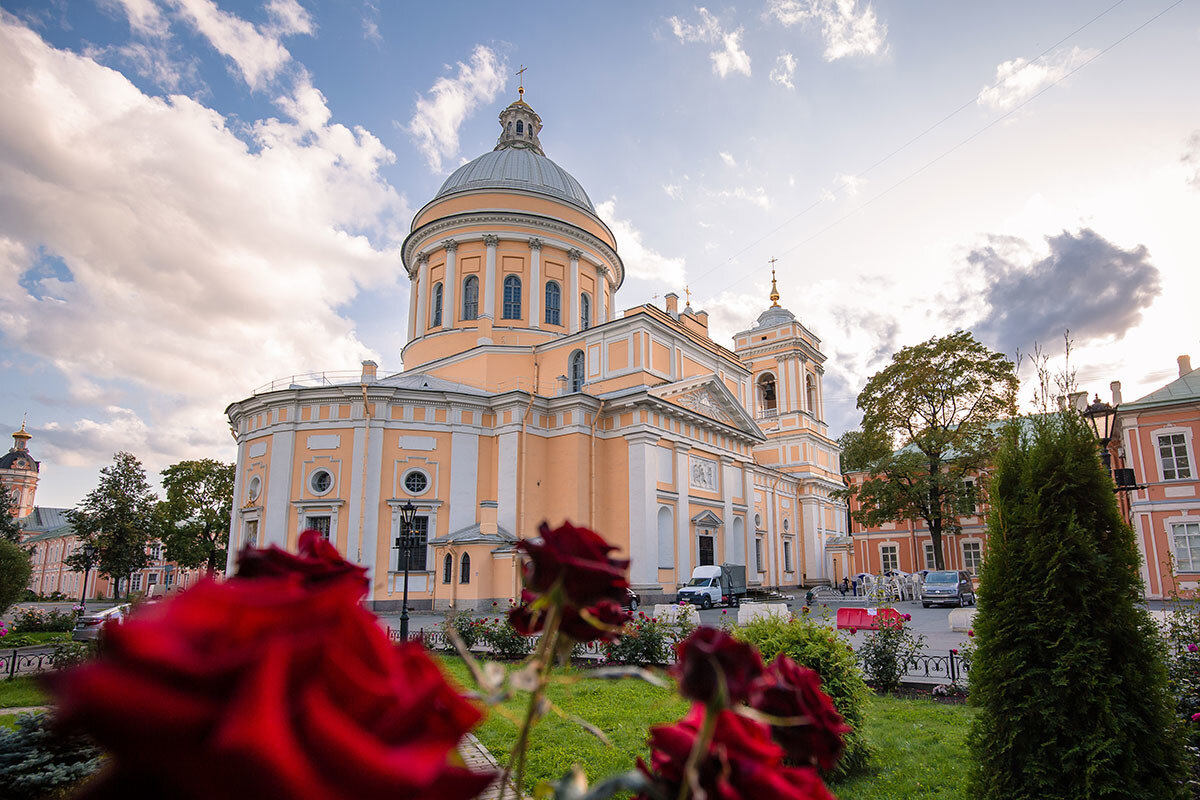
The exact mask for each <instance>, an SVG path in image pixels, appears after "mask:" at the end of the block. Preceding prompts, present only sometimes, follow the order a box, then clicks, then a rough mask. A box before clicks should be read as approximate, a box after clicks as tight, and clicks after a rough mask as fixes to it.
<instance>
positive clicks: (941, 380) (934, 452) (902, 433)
mask: <svg viewBox="0 0 1200 800" xmlns="http://www.w3.org/2000/svg"><path fill="white" fill-rule="evenodd" d="M1017 385H1018V382H1017V372H1016V366H1015V365H1014V364H1013V362H1012V361H1010V360H1009V359H1008V358H1006V357H1005V356H1003V355H1002V354H1000V353H996V352H994V351H992V350H990V349H988V348H987V347H986V346H984V345H983V344H981V343H980V342H978V341H977V340H976V339H975V337H974V336H972V335H971V333H970V331H957V332H955V333H952V334H950V335H949V336H943V337H934V338H932V339H929V340H928V341H925V342H922V343H921V344H918V345H914V346H912V347H905V348H904V349H903V350H901V351H900V352H898V353H896V354H895V355H894V356H892V363H891V364H889V365H888V366H887V367H885V368H884V369H882V370H881V371H879V372H878V373H876V374H875V375H873V376H872V377H871V379H870V380H868V381H867V384H866V386H865V387H864V388H863V390H862V392H861V393H859V395H858V408H859V409H861V410H862V412H863V429H862V430H861V431H854V432H852V433H851V434H847V435H844V436H843V437H842V440H841V441H842V445H843V448H844V449H843V454H842V459H843V472H847V471H852V470H854V471H860V472H863V473H866V477H865V478H864V480H863V481H862V482H861V483H858V484H855V485H851V486H850V487H848V488H847V489H846V490H845V491H844V492H841V493H840V494H841V495H842V496H843V497H856V498H857V499H858V502H859V509H858V510H856V511H855V512H854V516H855V519H856V520H858V522H860V523H861V524H864V525H869V526H876V525H879V524H881V523H883V522H899V521H903V520H908V519H913V520H917V519H919V520H923V521H924V522H925V524H926V525H927V526H928V528H929V532H930V536H931V538H932V540H933V546H934V561H935V564H936V566H937V568H938V569H943V568H944V567H945V556H944V554H943V552H942V534H943V533H944V532H947V531H953V530H957V529H958V527H959V525H958V517H959V515H960V514H962V513H963V512H964V511H966V510H969V509H970V508H971V507H973V506H974V505H975V503H976V502H977V487H976V485H975V484H976V479H977V476H978V474H979V473H980V472H981V471H982V470H984V469H985V468H986V467H987V466H988V464H989V462H990V460H991V457H992V455H993V453H994V452H995V443H996V430H995V427H996V426H995V423H996V422H997V420H1000V419H1002V418H1004V417H1007V416H1010V415H1013V414H1015V413H1016V410H1017ZM847 465H849V466H847Z"/></svg>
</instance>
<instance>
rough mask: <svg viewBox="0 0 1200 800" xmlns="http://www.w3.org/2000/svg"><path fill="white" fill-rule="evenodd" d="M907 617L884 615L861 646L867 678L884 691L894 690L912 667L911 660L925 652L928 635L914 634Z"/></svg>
mask: <svg viewBox="0 0 1200 800" xmlns="http://www.w3.org/2000/svg"><path fill="white" fill-rule="evenodd" d="M904 623H905V620H903V619H895V618H888V619H881V620H880V623H879V624H880V627H879V630H877V631H871V632H870V633H869V634H868V635H867V637H866V639H865V640H864V641H863V643H862V647H860V648H859V650H858V655H859V658H861V659H862V665H863V672H864V673H865V674H866V678H867V681H868V682H869V683H870V684H871V685H872V686H874V687H875V688H876V689H878V690H879V691H881V692H894V691H895V690H896V689H898V688H899V687H900V680H901V679H902V678H903V677H904V673H905V672H907V671H908V669H907V668H908V662H909V661H910V660H911V659H912V658H913V656H915V655H917V654H918V653H920V652H921V648H922V647H923V646H924V644H925V635H924V634H917V635H916V636H914V635H913V632H912V629H911V628H909V627H908V626H907V625H906V624H904Z"/></svg>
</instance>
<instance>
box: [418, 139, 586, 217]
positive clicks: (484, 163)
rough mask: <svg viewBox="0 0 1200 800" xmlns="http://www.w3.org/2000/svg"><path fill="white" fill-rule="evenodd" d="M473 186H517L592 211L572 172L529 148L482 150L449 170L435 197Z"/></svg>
mask: <svg viewBox="0 0 1200 800" xmlns="http://www.w3.org/2000/svg"><path fill="white" fill-rule="evenodd" d="M472 189H520V190H522V191H526V192H536V193H538V194H545V195H549V196H551V197H554V198H557V199H559V200H566V201H567V202H569V203H573V204H574V205H577V206H579V207H581V208H583V209H585V210H587V211H589V212H591V213H592V214H595V213H596V209H595V207H594V206H593V205H592V201H591V199H589V198H588V196H587V192H585V191H584V190H583V186H582V185H580V183H579V181H577V180H575V178H574V177H572V175H571V173H569V172H567V171H566V170H565V169H563V168H562V167H560V166H559V165H558V164H555V163H554V162H553V161H551V160H550V159H548V158H546V157H545V156H543V155H538V154H537V153H535V152H533V151H532V150H528V149H522V148H516V147H505V148H503V149H500V150H493V151H492V152H490V153H484V154H483V155H481V156H480V157H479V158H477V159H475V160H474V161H470V162H468V163H466V164H463V165H462V166H461V167H459V168H458V169H456V170H454V172H453V173H451V175H450V177H449V178H447V179H446V182H445V183H443V184H442V188H441V189H439V190H438V193H437V194H436V195H435V196H434V200H438V199H440V198H442V197H445V196H447V195H451V194H455V193H456V192H466V191H471V190H472Z"/></svg>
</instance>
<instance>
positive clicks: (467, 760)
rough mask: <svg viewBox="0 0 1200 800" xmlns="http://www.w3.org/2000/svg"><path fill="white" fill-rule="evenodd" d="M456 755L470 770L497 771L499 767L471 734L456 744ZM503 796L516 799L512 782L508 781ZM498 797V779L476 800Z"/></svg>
mask: <svg viewBox="0 0 1200 800" xmlns="http://www.w3.org/2000/svg"><path fill="white" fill-rule="evenodd" d="M458 753H459V755H461V756H462V760H463V763H464V764H466V765H467V768H468V769H471V770H480V771H481V770H493V769H494V770H499V769H500V765H499V764H498V763H497V762H496V758H495V756H493V755H492V754H491V752H490V751H488V749H487V748H486V747H484V746H483V743H482V742H480V741H479V739H478V738H477V737H476V736H475V734H473V733H468V734H467V735H466V736H464V737H463V738H462V741H461V742H459V743H458ZM504 796H505V797H506V798H507V797H511V798H514V800H515V799H516V798H517V796H518V795H517V793H516V791H515V790H514V788H513V785H512V782H511V781H509V784H508V791H507V792H505V793H504ZM498 797H500V779H499V778H497V779H496V780H494V781H492V785H491V786H489V787H488V788H487V789H485V790H484V791H483V794H481V795H479V797H478V800H496V799H497V798H498Z"/></svg>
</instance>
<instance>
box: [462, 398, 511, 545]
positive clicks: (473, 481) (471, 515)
mask: <svg viewBox="0 0 1200 800" xmlns="http://www.w3.org/2000/svg"><path fill="white" fill-rule="evenodd" d="M450 413H451V414H452V415H457V414H458V413H459V410H458V409H457V408H451V409H450ZM478 482H479V434H477V433H460V432H458V431H455V432H454V433H452V434H450V503H449V506H450V509H449V520H450V530H449V531H447V533H454V532H455V531H457V530H461V529H463V528H465V527H467V526H468V525H471V524H472V523H474V522H475V507H476V505H477V504H478V502H479V500H478V491H477V490H478ZM514 533H515V531H514Z"/></svg>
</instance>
